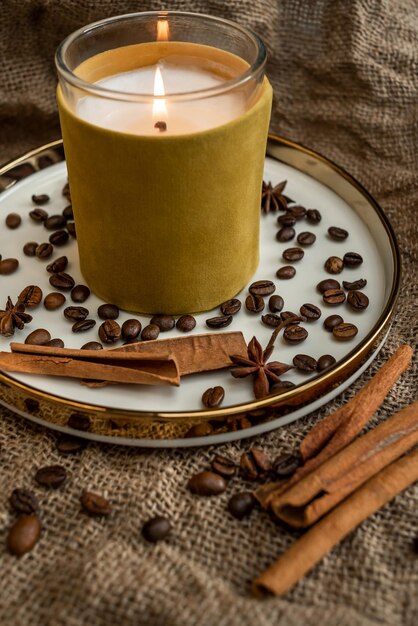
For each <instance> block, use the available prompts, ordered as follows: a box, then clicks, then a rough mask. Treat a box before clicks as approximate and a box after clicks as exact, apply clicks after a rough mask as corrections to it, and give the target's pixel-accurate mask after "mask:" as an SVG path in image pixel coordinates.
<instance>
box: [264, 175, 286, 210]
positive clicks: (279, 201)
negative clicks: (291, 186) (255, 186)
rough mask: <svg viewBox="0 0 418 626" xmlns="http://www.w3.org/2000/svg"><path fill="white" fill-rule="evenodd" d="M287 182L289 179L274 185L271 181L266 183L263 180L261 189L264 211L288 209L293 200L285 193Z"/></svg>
mask: <svg viewBox="0 0 418 626" xmlns="http://www.w3.org/2000/svg"><path fill="white" fill-rule="evenodd" d="M286 184H287V180H284V181H282V182H281V183H279V184H278V185H276V186H275V187H273V185H272V184H271V182H268V183H266V182H264V180H263V186H262V189H261V209H262V210H263V211H264V213H269V212H270V211H271V212H272V213H274V212H275V211H286V209H287V205H288V203H289V202H293V201H292V200H291V199H290V198H288V197H287V196H285V195H284V194H283V191H284V188H285V187H286Z"/></svg>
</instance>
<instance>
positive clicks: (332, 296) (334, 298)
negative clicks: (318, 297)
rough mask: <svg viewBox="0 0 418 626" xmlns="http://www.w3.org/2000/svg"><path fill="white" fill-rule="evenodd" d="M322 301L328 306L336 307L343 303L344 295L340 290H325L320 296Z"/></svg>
mask: <svg viewBox="0 0 418 626" xmlns="http://www.w3.org/2000/svg"><path fill="white" fill-rule="evenodd" d="M322 299H323V301H324V302H325V303H326V304H329V305H330V306H337V305H338V304H343V303H344V302H345V293H344V291H343V290H342V289H327V291H324V293H323V294H322Z"/></svg>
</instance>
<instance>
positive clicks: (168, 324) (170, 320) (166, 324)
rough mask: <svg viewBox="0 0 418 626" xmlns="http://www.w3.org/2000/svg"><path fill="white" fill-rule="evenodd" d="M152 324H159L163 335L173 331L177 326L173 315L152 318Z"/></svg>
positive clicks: (160, 315)
mask: <svg viewBox="0 0 418 626" xmlns="http://www.w3.org/2000/svg"><path fill="white" fill-rule="evenodd" d="M150 324H157V326H158V328H159V329H160V330H161V332H162V333H165V332H167V331H169V330H172V329H173V328H174V326H175V325H176V320H175V319H174V317H173V316H172V315H162V314H159V315H154V316H153V317H152V318H151V321H150Z"/></svg>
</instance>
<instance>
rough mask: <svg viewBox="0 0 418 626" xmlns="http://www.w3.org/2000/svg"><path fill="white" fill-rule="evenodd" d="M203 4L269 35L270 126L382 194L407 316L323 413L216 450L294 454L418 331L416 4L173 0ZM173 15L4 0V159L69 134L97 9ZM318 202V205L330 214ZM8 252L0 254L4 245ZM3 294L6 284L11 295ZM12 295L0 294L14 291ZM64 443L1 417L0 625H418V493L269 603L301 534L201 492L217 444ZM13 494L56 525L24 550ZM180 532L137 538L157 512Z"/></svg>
mask: <svg viewBox="0 0 418 626" xmlns="http://www.w3.org/2000/svg"><path fill="white" fill-rule="evenodd" d="M168 7H170V8H177V9H183V10H194V11H200V12H208V13H212V14H214V15H221V16H224V17H227V18H231V19H233V20H236V21H238V22H241V23H243V24H246V25H250V26H251V27H252V28H254V29H255V30H256V31H258V32H259V33H260V34H261V35H262V36H263V37H264V40H265V41H266V43H267V46H268V49H269V54H270V60H269V64H268V74H269V77H270V79H271V81H272V84H273V86H274V91H275V104H274V110H273V119H272V129H273V130H274V131H276V132H277V133H279V134H281V135H283V136H286V137H289V138H291V139H293V140H296V141H299V142H301V143H303V144H304V145H307V146H310V147H312V148H313V149H316V150H318V151H319V152H322V153H323V154H324V155H326V156H328V157H330V158H331V159H333V160H335V161H336V162H337V163H339V164H340V165H342V166H343V167H345V168H346V169H347V170H348V171H350V172H351V173H352V174H353V175H354V176H355V177H357V178H358V179H359V180H360V181H361V182H362V183H363V184H364V185H365V186H366V188H368V189H369V190H370V191H371V192H372V193H373V194H374V195H375V197H376V198H377V199H378V201H380V202H381V204H382V206H383V207H384V209H385V211H386V212H387V215H388V216H389V218H390V219H391V221H392V224H393V226H394V229H395V231H396V234H397V237H398V240H399V246H400V249H401V253H402V259H403V264H404V273H403V281H402V291H401V296H400V300H399V306H398V309H397V314H396V318H395V320H394V324H393V327H392V330H391V333H390V336H389V338H388V340H387V342H386V344H385V346H384V348H383V349H382V350H381V353H380V355H379V357H378V358H377V359H376V361H375V362H374V363H373V365H372V366H371V367H370V368H369V369H368V370H367V371H366V372H365V374H364V375H363V376H362V377H361V378H360V380H358V381H357V383H356V384H355V385H353V386H352V387H351V388H350V389H348V390H347V391H346V392H345V393H344V394H342V395H341V396H340V397H338V398H337V399H336V400H335V401H334V402H332V403H330V405H328V406H326V407H324V408H323V409H321V411H319V412H317V413H315V414H311V415H309V416H307V417H306V418H304V419H302V420H299V421H298V422H296V423H294V424H292V425H290V426H286V427H284V428H282V429H280V430H279V431H277V432H272V433H270V434H267V435H264V436H263V437H259V438H257V439H256V440H255V441H251V442H250V441H244V442H242V443H234V444H230V445H225V446H222V447H221V448H219V449H218V451H219V452H224V453H226V454H228V455H230V456H231V457H233V458H234V459H238V458H239V456H240V454H241V452H242V451H243V450H247V449H248V448H249V447H250V445H254V444H255V443H256V444H257V446H258V447H261V448H262V449H263V450H265V451H266V452H268V453H269V454H271V455H272V456H273V455H275V454H277V453H278V452H279V451H290V450H292V449H294V448H295V446H296V445H297V444H298V442H299V441H300V440H301V438H302V437H303V435H304V434H305V433H306V432H307V431H308V429H309V428H310V427H311V426H312V424H314V423H315V422H316V421H317V420H318V419H319V418H320V417H321V416H323V415H325V414H326V413H327V412H328V411H330V410H331V409H333V408H335V407H336V406H337V405H339V404H340V403H342V402H344V401H346V400H347V399H348V398H350V397H352V396H353V395H354V394H355V393H356V390H358V389H359V388H360V387H361V386H362V385H363V384H364V383H365V382H366V381H367V380H368V379H369V378H370V377H371V375H372V374H373V373H374V372H375V371H376V370H377V368H378V367H379V366H380V365H381V364H382V363H383V361H384V360H385V359H387V358H388V357H389V356H390V354H391V353H392V352H393V351H394V349H395V348H396V347H397V346H398V345H399V344H400V343H402V342H408V343H409V344H410V345H412V346H413V347H415V348H416V345H417V335H418V313H417V311H418V299H417V294H418V259H417V256H418V238H417V237H418V236H417V233H418V3H417V2H416V0H312V1H309V2H306V1H304V0H240V1H238V0H229V1H228V2H224V1H222V0H207V1H206V2H205V1H204V0H200V1H199V0H196V1H194V2H193V1H190V2H188V1H183V2H170V3H165V8H168ZM160 8H164V7H163V5H162V4H161V3H160V2H141V1H137V0H132V1H122V0H97V1H95V2H88V1H87V0H73V1H71V0H60V2H55V1H53V0H24V1H22V0H3V2H2V5H1V7H0V53H1V54H0V58H1V65H0V160H1V161H5V160H7V159H9V158H11V157H13V156H15V155H17V154H19V152H21V151H22V150H24V149H26V148H31V147H35V146H36V145H37V144H39V143H42V142H44V141H45V140H46V139H50V138H56V137H58V136H59V128H58V124H57V116H56V107H55V100H54V87H55V72H54V65H53V54H54V50H55V48H56V46H57V44H58V43H59V42H60V40H61V39H62V38H63V37H64V36H66V35H67V34H69V33H70V32H71V31H73V30H75V29H76V28H78V27H79V26H81V25H83V24H85V23H88V22H91V21H94V20H96V19H100V18H102V17H106V16H110V15H114V14H118V13H124V12H132V11H137V10H146V9H160ZM319 208H320V207H319ZM0 252H1V250H0ZM1 295H2V297H3V296H4V294H1ZM3 299H4V298H3ZM417 383H418V368H417V361H416V359H415V360H414V364H413V367H412V368H411V370H410V371H409V373H408V374H407V375H405V376H403V377H402V379H401V380H400V381H399V382H398V383H397V384H396V386H395V387H394V388H393V390H392V391H391V392H390V393H389V395H388V397H387V399H386V401H385V402H384V404H383V406H382V407H381V409H380V410H379V411H378V412H377V414H376V416H375V417H374V419H373V423H378V422H379V421H380V420H383V419H385V418H386V417H388V416H389V415H390V414H392V413H393V412H394V411H395V410H397V409H399V408H401V407H403V406H405V405H407V404H408V403H410V402H412V401H414V400H415V399H417ZM54 440H55V436H54V434H53V433H51V432H48V431H46V430H44V429H41V428H38V427H36V426H32V425H30V424H29V423H27V422H26V421H25V420H23V419H21V418H19V417H17V416H15V415H12V414H11V413H10V412H8V411H6V410H0V442H1V450H0V485H1V488H0V534H1V539H0V555H1V557H0V561H1V585H0V623H1V624H4V625H7V626H9V625H10V626H12V625H13V626H23V625H28V626H35V625H42V626H53V625H54V626H55V625H58V624H68V625H71V626H79V625H83V626H92V625H94V626H123V625H125V624H126V625H131V624H135V625H137V624H146V625H149V626H152V625H158V626H165V625H176V626H192V625H195V624H204V625H207V626H223V625H229V624H237V625H238V624H239V625H240V626H243V625H244V624H249V625H250V624H251V625H255V624H257V625H260V626H261V625H263V626H264V625H270V624H271V625H272V624H274V625H276V626H277V625H279V624H280V625H283V626H285V625H286V626H301V625H303V626H310V625H312V626H317V625H318V624H327V625H328V626H330V625H337V624H338V626H357V625H362V626H366V625H367V626H372V625H375V624H387V625H388V626H389V625H390V626H401V625H402V626H405V625H408V626H409V625H410V626H412V625H413V624H417V623H418V601H417V587H418V556H417V555H416V554H415V555H414V552H413V549H412V545H413V539H414V537H416V536H417V535H418V515H417V510H418V485H415V486H412V487H410V488H409V489H408V490H407V491H406V492H404V494H402V495H400V496H398V497H397V498H396V499H395V500H394V501H393V502H391V503H390V504H388V505H387V506H385V507H384V508H383V509H382V510H380V511H379V512H377V513H376V514H375V515H373V516H372V517H371V518H370V519H368V520H367V521H366V522H364V523H363V524H362V525H361V526H360V527H359V528H358V529H357V530H356V531H355V532H353V533H351V534H350V535H349V536H348V537H347V538H346V539H345V540H344V541H343V542H342V543H341V544H340V545H338V546H337V547H336V548H335V549H334V550H333V551H332V552H331V553H330V554H329V555H328V556H327V557H326V558H325V559H324V560H323V561H322V562H321V563H320V564H318V565H317V566H316V567H315V568H314V570H313V571H312V572H311V573H310V574H309V575H308V576H306V577H305V579H304V580H303V581H301V582H300V583H299V584H298V585H297V586H296V587H295V588H294V589H293V590H292V591H291V592H289V593H288V594H287V595H286V596H285V597H283V598H271V599H268V600H266V601H264V602H260V601H258V600H255V599H253V598H252V597H251V595H250V592H249V582H250V581H251V579H253V578H254V577H255V576H256V575H258V574H259V573H260V572H261V571H262V570H263V569H264V568H265V567H266V566H267V565H268V564H270V563H271V561H272V560H273V559H274V558H275V557H276V555H278V554H280V553H281V552H282V551H283V550H284V549H285V548H286V547H287V546H289V545H290V544H291V542H292V541H294V539H295V537H296V536H297V534H296V533H293V532H292V531H289V530H286V529H283V528H281V527H279V526H277V525H275V523H274V522H273V521H272V520H271V519H270V518H269V517H268V516H267V515H265V514H262V513H256V514H253V515H252V516H251V517H250V518H249V519H247V520H245V521H242V522H238V521H236V520H235V519H233V518H231V517H230V516H229V515H228V514H227V512H226V511H225V507H226V502H227V499H228V497H229V494H230V493H231V492H232V491H233V490H234V488H233V487H232V486H231V487H230V488H229V489H228V493H226V494H223V495H222V496H220V497H218V498H214V499H205V498H197V497H195V496H192V495H191V494H190V493H189V492H188V491H187V490H186V487H185V485H186V482H187V480H188V478H189V477H190V476H191V475H192V474H193V473H194V472H195V471H197V470H200V469H203V468H204V467H205V466H206V465H207V463H208V461H209V460H210V459H211V457H212V456H213V453H214V449H202V450H167V451H161V452H159V451H144V450H134V449H123V448H120V447H116V446H106V445H99V444H91V445H89V447H88V448H87V449H86V450H85V451H84V452H83V453H82V454H81V455H80V456H75V457H65V458H62V457H60V456H59V455H58V453H57V452H56V451H55V446H54ZM53 463H62V464H64V465H65V467H66V468H67V470H68V472H69V476H70V478H69V481H68V484H67V485H66V486H65V488H63V489H60V490H57V491H54V492H48V493H47V492H45V491H44V490H42V489H41V488H38V487H34V484H33V475H34V471H35V469H36V468H38V467H40V466H42V465H46V464H53ZM15 487H28V488H34V489H35V491H36V493H37V495H38V496H39V499H40V501H41V506H42V520H43V525H44V531H43V535H42V539H41V541H40V542H39V543H38V545H37V547H36V548H35V550H34V551H33V552H32V553H30V554H27V555H25V556H24V557H23V558H21V559H17V558H15V557H13V556H10V555H9V554H7V553H6V551H5V548H4V547H2V546H4V541H5V537H6V531H7V528H8V526H9V525H10V523H11V521H12V519H13V517H12V515H11V513H10V512H9V507H8V497H9V495H10V493H11V491H12V490H13V489H14V488H15ZM83 488H91V489H93V490H94V491H97V492H99V493H102V494H104V495H107V496H108V497H109V499H110V500H111V501H112V503H113V504H114V512H113V513H112V515H111V516H110V518H108V519H106V520H97V519H92V518H89V517H87V516H86V515H83V514H81V513H80V506H79V500H78V498H79V495H80V492H81V490H82V489H83ZM157 513H158V514H166V515H168V516H169V517H170V518H171V520H172V525H173V532H172V534H171V537H170V539H169V540H167V541H165V542H161V543H159V544H157V545H156V546H151V545H148V544H145V542H144V541H143V540H142V539H141V538H140V534H139V529H140V527H141V525H142V523H143V522H144V521H145V520H146V519H148V518H149V517H150V516H151V515H154V514H157Z"/></svg>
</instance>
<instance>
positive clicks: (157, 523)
mask: <svg viewBox="0 0 418 626" xmlns="http://www.w3.org/2000/svg"><path fill="white" fill-rule="evenodd" d="M170 531H171V524H170V521H169V520H168V519H167V518H166V517H163V516H162V515H158V516H156V517H153V518H151V519H149V520H148V521H147V522H145V524H144V525H143V527H142V531H141V532H142V536H143V537H144V539H145V540H146V541H149V542H150V543H156V542H157V541H161V540H162V539H165V538H166V537H167V535H168V534H169V532H170Z"/></svg>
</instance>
